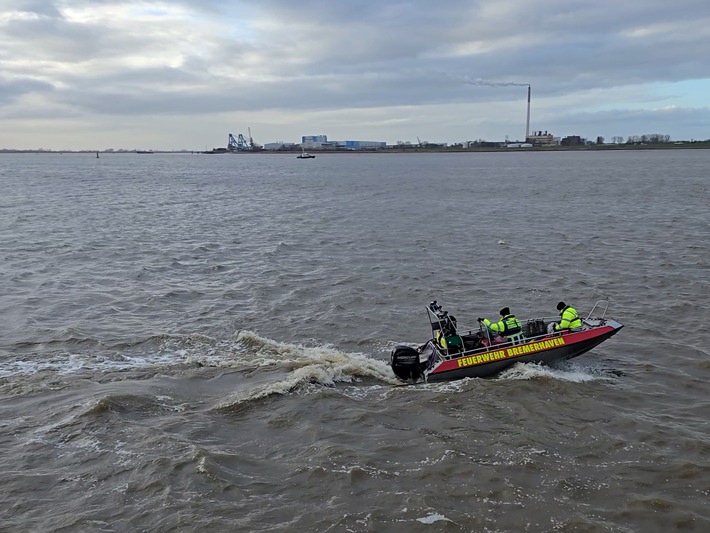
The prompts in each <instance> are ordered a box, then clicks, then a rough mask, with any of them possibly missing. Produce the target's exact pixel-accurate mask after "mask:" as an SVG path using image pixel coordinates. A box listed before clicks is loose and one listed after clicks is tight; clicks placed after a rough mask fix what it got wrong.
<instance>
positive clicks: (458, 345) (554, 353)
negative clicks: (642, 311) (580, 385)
mask: <svg viewBox="0 0 710 533" xmlns="http://www.w3.org/2000/svg"><path fill="white" fill-rule="evenodd" d="M608 308H609V303H608V302H607V301H606V300H600V301H598V302H597V303H596V304H595V305H594V307H593V308H592V310H591V311H590V312H589V315H588V316H587V317H586V318H582V317H580V318H581V320H582V326H581V328H577V329H576V330H574V331H572V330H561V331H556V332H552V333H551V332H549V331H548V330H549V329H550V328H549V325H550V324H551V323H553V322H555V321H556V319H555V318H532V319H528V320H521V322H522V324H523V332H524V335H523V336H522V338H520V337H518V339H516V340H515V341H508V340H506V339H504V338H502V337H498V336H496V335H495V334H494V333H493V332H491V331H490V330H489V329H488V328H487V327H486V326H485V325H483V324H479V329H478V331H476V332H474V331H472V330H468V331H467V332H466V333H464V331H465V329H463V328H459V327H458V324H457V322H456V319H455V318H454V317H453V315H449V313H448V312H447V311H444V310H443V309H442V308H441V306H440V305H438V304H437V303H436V301H434V302H432V303H430V304H429V305H428V306H427V308H426V310H427V316H428V317H429V322H430V324H431V330H432V338H430V339H429V340H428V341H427V342H426V343H424V344H423V345H421V346H419V347H417V348H414V347H412V346H407V345H397V346H396V347H395V348H394V349H393V350H392V353H391V356H390V366H391V367H392V370H393V372H394V373H395V375H396V376H397V377H398V378H399V379H401V380H402V381H407V382H409V383H416V382H419V381H425V382H429V381H432V382H434V381H449V380H455V379H462V378H483V377H489V376H493V375H495V374H498V373H499V372H501V371H502V370H505V369H506V368H508V367H510V366H512V365H514V364H515V363H519V362H520V363H543V364H546V363H551V362H553V361H560V360H565V359H571V358H573V357H577V356H579V355H582V354H583V353H586V352H588V351H589V350H591V349H592V348H594V347H595V346H598V345H599V344H601V343H602V342H604V341H605V340H607V339H608V338H609V337H612V336H613V335H615V334H616V333H618V331H619V330H620V329H621V328H623V327H624V326H623V324H621V323H619V322H617V321H616V320H613V319H611V318H607V317H606V313H607V311H608Z"/></svg>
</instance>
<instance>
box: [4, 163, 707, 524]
mask: <svg viewBox="0 0 710 533" xmlns="http://www.w3.org/2000/svg"><path fill="white" fill-rule="evenodd" d="M709 169H710V153H709V152H707V151H690V150H674V151H668V152H663V151H647V152H646V151H645V152H635V151H632V152H614V153H566V152H558V153H488V154H409V155H395V154H389V155H384V154H383V155H364V154H348V155H345V154H334V155H325V154H319V155H318V157H317V158H316V159H313V160H306V161H301V160H297V159H296V158H295V157H294V156H292V155H283V156H282V155H264V154H258V155H257V154H244V155H241V156H232V155H224V156H205V155H158V154H155V155H135V154H123V155H118V154H117V155H104V156H102V157H101V158H100V159H96V158H95V157H92V156H91V155H67V154H64V155H58V154H55V155H48V154H43V155H42V154H41V155H2V156H0V187H1V190H2V192H1V193H0V258H1V259H2V263H1V265H2V267H1V268H0V324H1V325H0V395H1V396H0V418H1V420H0V428H1V429H2V432H1V433H0V450H2V454H0V468H1V469H2V472H3V483H2V491H0V504H1V505H0V529H2V530H8V531H27V530H32V531H74V530H83V531H136V530H155V531H204V530H215V531H219V530H225V531H353V532H358V531H378V532H379V531H496V532H509V531H510V532H518V531H530V532H537V531H593V532H596V531H599V532H604V531H613V532H618V531H623V532H637V531H639V532H641V531H643V532H646V531H698V532H701V531H702V532H705V531H708V530H709V529H710V511H709V510H708V505H707V502H708V500H710V481H708V480H709V479H710V464H709V463H708V457H709V456H710V429H709V426H708V420H709V417H710V397H709V395H708V390H709V389H708V382H709V381H710V357H709V353H708V351H709V350H708V346H710V333H708V331H709V329H708V324H707V319H708V297H709V296H710V287H709V279H710V276H709V274H710V253H709V250H708V237H709V236H710V217H709V216H708V206H709V205H710V193H709V191H708V187H709V186H710V176H709V174H710V171H709ZM433 299H436V300H438V301H439V303H440V304H442V305H444V307H446V308H447V309H449V311H451V312H453V313H455V314H456V316H457V317H458V318H459V323H467V324H473V323H475V318H476V317H478V316H488V317H490V318H494V317H495V316H496V315H497V311H498V310H499V309H500V308H501V307H502V306H504V305H509V306H510V307H511V308H512V310H513V312H514V313H516V315H518V316H519V317H523V318H524V317H527V316H533V315H552V314H554V313H555V305H556V303H557V301H558V300H560V299H562V300H565V301H567V302H568V303H571V304H573V305H574V306H576V307H577V308H578V309H579V310H580V312H582V313H586V312H588V311H589V309H590V308H591V307H592V306H593V305H594V303H595V302H596V301H597V300H599V299H607V300H609V301H610V302H611V306H610V314H611V315H612V316H613V317H614V318H616V319H617V320H619V321H621V322H622V323H624V324H625V326H626V327H625V328H624V329H623V330H622V331H621V332H620V333H619V334H618V335H617V336H615V337H614V338H612V339H610V340H609V341H607V342H606V343H604V344H602V345H601V346H599V347H598V348H596V349H595V350H593V351H592V352H590V353H589V354H586V355H585V356H582V357H580V358H578V359H576V360H574V361H572V362H569V363H566V364H564V365H560V366H557V367H553V368H541V367H537V366H535V365H527V366H524V365H520V366H516V367H513V368H512V369H511V370H509V371H507V372H506V373H504V374H503V375H501V376H499V377H498V378H495V379H486V380H481V379H470V380H462V381H457V382H451V383H444V384H436V385H434V384H424V385H418V386H399V384H398V383H397V382H396V380H394V379H393V377H392V374H391V372H390V369H389V368H388V366H387V359H388V355H389V350H390V349H391V348H392V347H393V346H394V345H395V344H397V343H400V342H405V343H417V342H421V341H424V340H425V339H426V337H427V335H428V333H429V332H428V323H427V322H426V315H425V313H424V306H425V305H426V304H427V303H428V302H429V301H431V300H433Z"/></svg>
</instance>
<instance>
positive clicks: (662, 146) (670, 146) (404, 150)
mask: <svg viewBox="0 0 710 533" xmlns="http://www.w3.org/2000/svg"><path fill="white" fill-rule="evenodd" d="M679 149H680V150H682V149H710V140H708V141H692V142H690V141H689V142H676V143H654V144H595V145H589V146H587V145H585V146H532V147H514V148H506V147H502V146H490V147H471V148H460V147H438V146H436V147H419V146H412V147H399V146H397V147H393V148H378V149H359V150H337V149H334V150H331V149H328V150H318V149H315V148H309V151H311V152H315V153H318V154H428V153H437V154H438V153H444V154H452V153H479V152H594V151H608V150H612V151H613V150H617V151H618V150H679ZM97 153H98V154H104V155H144V154H179V155H212V156H214V155H228V154H229V155H242V154H253V155H255V154H265V155H278V154H282V155H288V154H299V153H301V149H300V148H298V149H292V150H254V151H250V150H244V151H237V152H229V151H225V152H215V153H210V152H205V151H203V150H192V151H190V150H150V151H144V150H132V151H106V150H13V149H0V155H1V154H87V155H89V154H90V155H93V154H97Z"/></svg>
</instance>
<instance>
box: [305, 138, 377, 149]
mask: <svg viewBox="0 0 710 533" xmlns="http://www.w3.org/2000/svg"><path fill="white" fill-rule="evenodd" d="M301 146H302V147H303V148H305V149H308V150H376V149H380V148H387V143H386V142H385V141H329V140H328V136H327V135H304V136H303V137H301Z"/></svg>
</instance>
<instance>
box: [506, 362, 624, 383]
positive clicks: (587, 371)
mask: <svg viewBox="0 0 710 533" xmlns="http://www.w3.org/2000/svg"><path fill="white" fill-rule="evenodd" d="M614 377H616V376H614V375H611V374H609V373H608V372H604V371H600V370H598V369H595V368H591V367H587V366H583V365H581V364H579V363H578V362H571V361H567V362H558V363H555V364H554V366H550V365H542V364H539V363H515V364H514V365H513V366H512V367H510V368H508V369H507V370H504V371H503V372H501V374H500V376H498V379H509V380H534V379H554V380H558V381H568V382H571V383H587V382H590V381H605V380H611V379H613V378H614Z"/></svg>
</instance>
